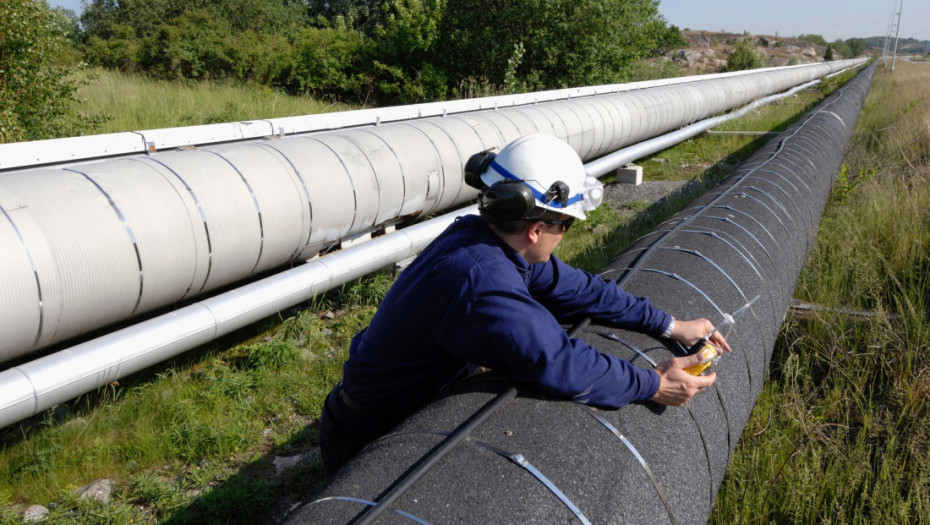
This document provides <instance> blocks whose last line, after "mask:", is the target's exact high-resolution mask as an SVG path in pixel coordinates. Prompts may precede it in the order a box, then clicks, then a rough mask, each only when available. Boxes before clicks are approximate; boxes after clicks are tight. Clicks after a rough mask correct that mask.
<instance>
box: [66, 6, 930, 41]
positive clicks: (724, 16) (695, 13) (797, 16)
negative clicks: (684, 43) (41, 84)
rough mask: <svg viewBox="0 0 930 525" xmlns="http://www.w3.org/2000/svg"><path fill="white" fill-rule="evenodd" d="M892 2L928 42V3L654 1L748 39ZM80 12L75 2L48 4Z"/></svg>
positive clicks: (881, 22) (681, 19) (878, 25)
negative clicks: (899, 6) (747, 36)
mask: <svg viewBox="0 0 930 525" xmlns="http://www.w3.org/2000/svg"><path fill="white" fill-rule="evenodd" d="M897 1H903V5H902V9H901V28H900V36H901V37H909V38H918V39H921V40H930V1H928V0H660V3H659V12H660V13H662V15H663V16H665V19H666V20H668V21H669V23H672V24H675V25H677V26H678V27H680V28H682V29H684V28H689V29H706V30H708V31H719V30H721V29H725V30H727V31H730V32H733V33H742V32H743V31H749V32H750V33H752V34H754V35H774V34H775V33H776V32H777V33H778V35H780V36H796V35H801V34H806V33H814V34H818V35H822V36H823V37H824V38H826V39H827V40H829V41H833V40H836V39H837V38H842V39H844V40H845V39H847V38H852V37H868V36H885V34H886V33H887V32H888V26H889V22H890V20H891V14H892V13H893V12H894V11H895V6H896V3H897ZM49 4H50V5H52V6H53V7H54V6H61V7H64V8H65V9H71V10H72V11H74V12H75V13H80V10H81V0H49Z"/></svg>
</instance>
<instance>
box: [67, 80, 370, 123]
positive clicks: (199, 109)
mask: <svg viewBox="0 0 930 525" xmlns="http://www.w3.org/2000/svg"><path fill="white" fill-rule="evenodd" d="M81 76H82V77H83V78H85V79H86V80H87V84H86V85H84V86H82V87H81V88H80V90H79V91H78V93H77V98H78V99H79V100H80V104H77V105H76V106H75V107H74V108H73V111H74V114H75V115H84V116H95V115H102V116H104V117H105V118H104V122H103V123H102V124H101V125H100V126H99V127H98V128H96V129H93V130H87V133H115V132H120V131H137V130H143V129H159V128H169V127H179V126H192V125H197V124H212V123H219V122H235V121H240V120H256V119H265V118H278V117H292V116H299V115H311V114H316V113H328V112H333V111H346V110H349V109H355V108H353V107H350V106H347V105H344V104H328V103H325V102H321V101H319V100H316V99H313V98H311V97H295V96H292V95H287V94H284V93H282V92H279V91H275V90H273V89H271V88H269V87H266V86H256V85H243V84H240V83H234V82H229V81H227V82H220V81H205V82H181V81H173V82H171V81H165V80H152V79H150V78H147V77H143V76H141V75H133V74H126V73H119V72H115V71H109V70H105V69H99V68H92V69H89V70H85V71H83V72H82V73H81Z"/></svg>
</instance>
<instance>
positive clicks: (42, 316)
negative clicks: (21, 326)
mask: <svg viewBox="0 0 930 525" xmlns="http://www.w3.org/2000/svg"><path fill="white" fill-rule="evenodd" d="M0 212H3V216H4V217H6V220H7V221H9V222H10V226H12V227H13V231H14V232H16V237H18V238H19V242H20V243H21V244H22V245H23V250H24V251H25V252H26V258H27V259H29V265H30V266H32V274H33V275H34V276H35V280H36V295H37V297H38V304H37V306H38V310H39V312H38V313H39V326H38V327H37V328H36V336H35V338H34V339H33V340H32V346H36V345H38V344H39V339H40V338H41V337H42V328H43V324H44V322H45V305H44V300H43V298H42V283H41V281H40V280H39V268H38V266H36V261H35V258H33V256H32V250H30V249H29V245H28V244H26V239H24V238H23V234H22V232H20V231H19V227H17V226H16V223H15V222H14V221H13V218H12V217H10V214H8V213H7V212H6V210H5V209H3V206H2V205H0Z"/></svg>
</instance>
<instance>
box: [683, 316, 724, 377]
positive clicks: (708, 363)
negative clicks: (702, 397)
mask: <svg viewBox="0 0 930 525" xmlns="http://www.w3.org/2000/svg"><path fill="white" fill-rule="evenodd" d="M733 324H734V321H733V316H732V315H730V314H723V322H722V323H720V324H718V325H717V326H715V327H714V329H713V330H711V332H710V333H709V334H707V335H705V336H704V337H702V338H701V339H700V340H699V341H698V342H697V343H695V344H694V346H692V347H691V348H690V349H689V350H688V352H689V353H691V354H698V355H700V356H701V362H700V363H698V364H696V365H692V366H689V367H687V368H685V372H688V373H689V374H691V375H695V376H706V375H707V374H710V373H711V372H713V371H714V367H715V366H716V364H717V362H718V361H720V358H721V357H722V356H723V352H722V351H721V350H720V349H719V348H717V347H716V346H714V345H712V344H711V343H710V341H708V340H707V339H708V338H709V337H710V336H711V335H712V334H713V333H714V332H720V334H721V335H723V338H724V339H726V337H727V334H729V332H730V329H731V328H733Z"/></svg>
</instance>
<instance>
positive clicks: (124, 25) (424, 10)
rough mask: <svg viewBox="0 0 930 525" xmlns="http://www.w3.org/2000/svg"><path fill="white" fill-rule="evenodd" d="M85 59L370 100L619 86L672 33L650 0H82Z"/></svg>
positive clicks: (675, 39) (671, 41)
mask: <svg viewBox="0 0 930 525" xmlns="http://www.w3.org/2000/svg"><path fill="white" fill-rule="evenodd" d="M78 36H79V38H78V40H79V42H80V44H81V46H82V49H83V51H84V54H85V57H86V60H87V61H88V62H89V63H92V64H97V65H102V66H105V67H111V68H119V69H122V70H126V71H143V72H146V73H149V74H152V75H155V76H157V77H160V78H168V79H204V78H234V79H239V80H244V81H249V82H255V83H259V84H263V85H268V86H273V87H276V88H282V89H284V90H286V91H288V92H291V93H301V94H310V95H313V96H317V97H330V98H335V99H338V100H341V101H347V102H362V103H372V104H395V103H411V102H416V101H425V100H439V99H445V98H449V97H450V96H455V95H456V94H458V93H459V92H460V91H461V90H462V87H463V85H466V84H471V85H477V86H481V87H482V88H490V89H492V90H494V91H501V90H502V91H522V90H536V89H549V88H558V87H567V86H578V85H587V84H596V83H606V82H619V81H622V80H624V79H625V78H626V75H627V72H628V69H629V67H630V66H631V65H632V64H633V62H635V61H636V60H639V59H641V58H643V57H646V56H650V55H653V54H656V53H658V52H660V51H663V50H665V49H668V48H670V47H672V46H674V45H678V44H680V43H681V36H680V32H679V31H678V30H677V28H675V27H669V26H668V25H667V24H666V22H665V20H664V19H663V18H662V17H661V15H659V13H658V2H657V1H656V0H492V1H488V0H480V1H479V0H456V1H449V0H377V1H376V0H327V1H320V0H91V1H90V2H89V3H88V4H87V6H86V9H85V10H84V12H83V13H82V15H81V17H80V30H79V34H78Z"/></svg>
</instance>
